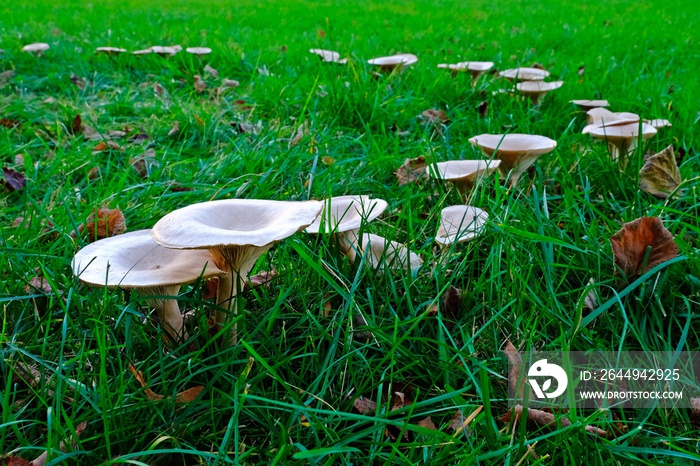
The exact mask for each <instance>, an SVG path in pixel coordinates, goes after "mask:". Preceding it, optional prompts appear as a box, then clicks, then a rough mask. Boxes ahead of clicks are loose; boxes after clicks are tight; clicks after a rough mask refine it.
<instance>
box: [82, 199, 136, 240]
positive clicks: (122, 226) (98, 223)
mask: <svg viewBox="0 0 700 466" xmlns="http://www.w3.org/2000/svg"><path fill="white" fill-rule="evenodd" d="M78 231H79V232H80V233H81V234H82V233H84V232H87V241H88V242H90V243H91V242H93V241H96V240H98V239H104V238H109V237H110V236H116V235H121V234H122V233H124V232H125V231H126V219H125V218H124V214H123V213H122V211H121V210H119V209H106V208H102V209H96V210H93V211H92V213H91V214H90V216H89V217H88V218H87V220H85V223H84V224H82V225H80V227H79V228H78Z"/></svg>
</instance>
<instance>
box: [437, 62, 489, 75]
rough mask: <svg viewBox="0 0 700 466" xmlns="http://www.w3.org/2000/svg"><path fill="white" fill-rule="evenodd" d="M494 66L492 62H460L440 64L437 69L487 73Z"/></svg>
mask: <svg viewBox="0 0 700 466" xmlns="http://www.w3.org/2000/svg"><path fill="white" fill-rule="evenodd" d="M494 66H495V64H494V63H493V62H492V61H462V62H459V63H449V64H448V63H441V64H439V65H438V68H443V69H449V70H453V71H481V72H482V73H483V72H484V71H488V70H490V69H491V68H493V67H494Z"/></svg>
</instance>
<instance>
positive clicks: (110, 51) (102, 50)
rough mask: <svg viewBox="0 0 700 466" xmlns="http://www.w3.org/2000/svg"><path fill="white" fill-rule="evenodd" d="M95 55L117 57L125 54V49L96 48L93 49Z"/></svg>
mask: <svg viewBox="0 0 700 466" xmlns="http://www.w3.org/2000/svg"><path fill="white" fill-rule="evenodd" d="M95 53H96V54H104V55H119V54H120V53H126V49H122V48H119V47H97V48H96V49H95Z"/></svg>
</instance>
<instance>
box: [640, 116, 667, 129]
mask: <svg viewBox="0 0 700 466" xmlns="http://www.w3.org/2000/svg"><path fill="white" fill-rule="evenodd" d="M644 123H646V124H648V125H651V126H653V127H654V128H656V129H661V128H666V127H669V126H673V125H672V124H671V122H670V121H668V120H664V119H661V118H656V119H654V120H644Z"/></svg>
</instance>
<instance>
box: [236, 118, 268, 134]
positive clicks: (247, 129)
mask: <svg viewBox="0 0 700 466" xmlns="http://www.w3.org/2000/svg"><path fill="white" fill-rule="evenodd" d="M231 126H232V127H233V129H234V130H236V132H237V133H241V134H246V133H250V134H252V135H254V136H257V135H258V134H260V131H262V121H258V122H257V123H255V124H253V123H249V122H247V121H232V122H231Z"/></svg>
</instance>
